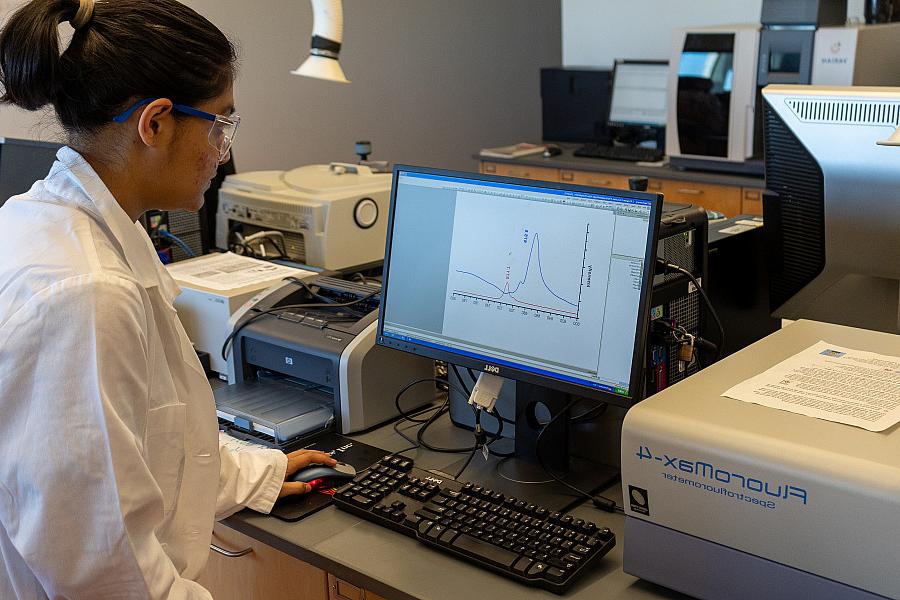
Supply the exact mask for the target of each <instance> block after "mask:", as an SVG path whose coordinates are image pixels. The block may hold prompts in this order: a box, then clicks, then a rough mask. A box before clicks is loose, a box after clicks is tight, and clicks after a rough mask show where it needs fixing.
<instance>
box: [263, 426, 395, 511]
mask: <svg viewBox="0 0 900 600" xmlns="http://www.w3.org/2000/svg"><path fill="white" fill-rule="evenodd" d="M303 448H304V449H308V450H320V451H322V452H327V453H329V454H331V455H332V456H333V457H334V458H335V460H338V461H340V462H345V463H347V464H349V465H353V468H354V469H356V470H357V471H362V470H363V469H367V468H368V467H370V466H372V465H373V464H375V463H376V462H378V461H379V460H381V459H382V458H383V457H384V456H385V455H386V454H390V452H388V451H387V450H382V449H381V448H376V447H375V446H369V445H368V444H363V443H362V442H358V441H356V440H354V439H351V438H348V437H345V436H343V435H340V434H337V433H331V432H329V433H324V434H322V435H321V436H319V437H316V438H313V439H312V440H310V441H309V442H308V443H307V444H304V445H303ZM332 494H334V489H323V490H314V491H312V492H310V493H308V494H303V495H301V496H288V497H287V498H282V499H281V500H279V501H278V502H276V503H275V506H274V507H273V508H272V512H271V513H269V514H271V515H272V516H273V517H278V518H279V519H281V520H283V521H299V520H300V519H302V518H303V517H305V516H306V515H311V514H312V513H314V512H316V511H317V510H321V509H323V508H325V507H326V506H328V505H329V504H331V496H332Z"/></svg>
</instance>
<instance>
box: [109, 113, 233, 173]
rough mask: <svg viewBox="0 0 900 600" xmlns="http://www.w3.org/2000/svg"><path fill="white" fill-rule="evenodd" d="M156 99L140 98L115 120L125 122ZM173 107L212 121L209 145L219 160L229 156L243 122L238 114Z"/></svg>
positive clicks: (114, 119) (114, 118)
mask: <svg viewBox="0 0 900 600" xmlns="http://www.w3.org/2000/svg"><path fill="white" fill-rule="evenodd" d="M154 100H157V98H144V99H143V100H138V101H137V102H135V103H134V104H132V105H131V106H130V107H128V109H127V110H126V111H125V112H123V113H121V114H118V115H116V116H115V117H113V121H115V122H116V123H124V122H125V121H127V120H128V119H129V118H131V115H133V114H134V112H135V111H136V110H137V109H139V108H140V107H142V106H145V105H147V104H150V103H151V102H153V101H154ZM172 108H174V109H175V110H176V111H177V112H180V113H181V114H184V115H188V116H189V117H197V118H199V119H203V120H205V121H210V122H211V123H212V126H211V127H210V129H209V138H208V139H209V145H210V146H212V147H213V148H215V149H216V150H217V151H218V153H219V162H220V163H221V162H224V161H225V158H226V157H227V156H228V151H229V150H231V144H232V143H234V136H235V134H236V133H237V128H238V125H240V124H241V118H240V117H239V116H238V115H231V116H228V117H226V116H225V115H215V114H213V113H208V112H206V111H202V110H200V109H198V108H194V107H193V106H187V105H186V104H173V105H172Z"/></svg>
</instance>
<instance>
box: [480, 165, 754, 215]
mask: <svg viewBox="0 0 900 600" xmlns="http://www.w3.org/2000/svg"><path fill="white" fill-rule="evenodd" d="M480 170H481V172H482V173H488V174H491V175H501V176H504V177H521V178H523V179H537V180H541V181H558V182H561V183H571V184H575V185H586V186H591V187H605V188H613V189H628V179H629V177H631V176H630V175H624V174H621V173H604V172H600V171H587V170H584V171H583V170H579V169H565V168H553V167H538V166H532V165H528V164H521V163H508V162H493V161H481V168H480ZM648 191H650V192H658V193H661V194H663V195H664V196H665V198H666V200H667V201H668V202H678V203H684V204H694V205H698V206H702V207H704V208H706V209H709V210H715V211H718V212H721V213H724V214H725V216H726V217H735V216H737V215H742V214H743V215H762V182H760V186H759V187H741V186H732V185H721V184H716V183H707V182H699V181H691V180H685V179H670V178H666V177H652V176H651V177H649V183H648Z"/></svg>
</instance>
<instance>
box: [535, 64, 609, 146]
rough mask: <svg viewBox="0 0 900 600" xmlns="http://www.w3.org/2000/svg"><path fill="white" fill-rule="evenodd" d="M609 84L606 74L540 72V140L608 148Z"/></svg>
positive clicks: (583, 70)
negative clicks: (598, 144) (599, 144)
mask: <svg viewBox="0 0 900 600" xmlns="http://www.w3.org/2000/svg"><path fill="white" fill-rule="evenodd" d="M611 83H612V72H611V71H608V70H602V69H588V68H580V69H573V68H564V67H554V68H549V67H546V68H543V69H541V114H542V125H543V127H542V130H541V131H542V133H541V137H542V138H543V139H544V140H547V141H552V142H596V143H601V144H608V143H609V141H610V135H609V127H608V126H607V120H608V119H609V102H610V94H611V87H610V86H611Z"/></svg>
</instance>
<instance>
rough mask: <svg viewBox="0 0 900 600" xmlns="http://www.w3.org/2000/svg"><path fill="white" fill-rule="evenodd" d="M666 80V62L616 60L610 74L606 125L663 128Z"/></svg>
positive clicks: (667, 77)
mask: <svg viewBox="0 0 900 600" xmlns="http://www.w3.org/2000/svg"><path fill="white" fill-rule="evenodd" d="M668 79H669V63H668V62H667V61H664V60H617V61H616V65H615V69H614V71H613V86H612V101H611V104H610V109H609V125H610V126H611V127H656V128H662V127H665V126H666V85H667V84H668Z"/></svg>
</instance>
